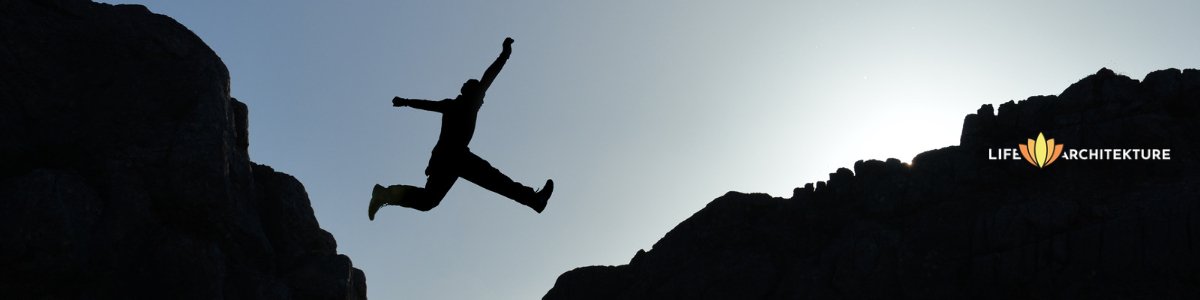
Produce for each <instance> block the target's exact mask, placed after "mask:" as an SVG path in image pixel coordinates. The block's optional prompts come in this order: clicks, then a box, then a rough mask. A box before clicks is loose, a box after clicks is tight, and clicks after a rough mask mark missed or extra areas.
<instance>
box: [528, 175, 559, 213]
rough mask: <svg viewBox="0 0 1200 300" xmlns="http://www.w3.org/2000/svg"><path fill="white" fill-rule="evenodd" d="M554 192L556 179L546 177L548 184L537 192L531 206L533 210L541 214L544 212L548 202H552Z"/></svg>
mask: <svg viewBox="0 0 1200 300" xmlns="http://www.w3.org/2000/svg"><path fill="white" fill-rule="evenodd" d="M552 193H554V180H551V179H546V186H545V187H542V190H540V191H538V192H537V194H536V196H535V197H534V199H533V203H532V205H530V206H529V207H531V208H533V211H536V212H537V213H539V214H540V213H542V210H545V209H546V203H547V202H550V194H552Z"/></svg>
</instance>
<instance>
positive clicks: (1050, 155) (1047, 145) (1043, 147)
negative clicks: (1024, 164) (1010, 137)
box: [1018, 132, 1063, 168]
mask: <svg viewBox="0 0 1200 300" xmlns="http://www.w3.org/2000/svg"><path fill="white" fill-rule="evenodd" d="M1018 147H1020V148H1021V156H1024V157H1025V161H1028V162H1029V163H1031V164H1033V165H1034V166H1036V167H1038V168H1045V167H1046V166H1049V165H1050V164H1052V163H1054V160H1056V159H1058V156H1059V155H1062V151H1063V145H1062V144H1057V145H1056V144H1054V139H1049V140H1047V139H1046V136H1044V135H1042V133H1041V132H1038V136H1037V140H1034V139H1029V140H1028V141H1027V142H1026V143H1025V144H1023V145H1018Z"/></svg>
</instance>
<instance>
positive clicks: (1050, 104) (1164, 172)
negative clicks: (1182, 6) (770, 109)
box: [543, 69, 1200, 299]
mask: <svg viewBox="0 0 1200 300" xmlns="http://www.w3.org/2000/svg"><path fill="white" fill-rule="evenodd" d="M1198 103H1200V71H1197V70H1193V69H1188V70H1183V71H1180V70H1175V69H1169V70H1162V71H1156V72H1153V73H1150V74H1149V75H1147V76H1146V78H1145V80H1143V81H1142V82H1138V81H1137V80H1133V79H1130V78H1128V77H1125V76H1122V75H1119V74H1116V73H1115V72H1113V71H1111V70H1108V69H1101V70H1100V71H1099V72H1097V73H1096V74H1094V75H1090V76H1087V77H1086V78H1084V79H1082V80H1080V81H1079V82H1078V83H1075V84H1073V85H1071V86H1070V87H1068V88H1067V89H1066V90H1064V91H1063V93H1062V94H1061V95H1058V96H1034V97H1030V98H1028V99H1026V100H1024V101H1020V102H1013V101H1010V102H1007V103H1004V104H1001V105H1000V107H999V112H998V113H996V112H995V110H993V108H992V107H991V106H990V105H984V106H982V107H981V108H980V109H979V111H978V112H977V113H975V114H971V115H968V116H967V117H966V118H965V120H964V122H963V134H962V137H961V139H960V141H961V143H960V145H957V146H950V147H946V148H942V149H937V150H932V151H928V152H925V153H922V154H920V155H917V157H915V158H913V160H912V163H911V164H907V165H906V164H903V163H901V162H900V161H899V160H895V159H889V160H888V161H886V162H880V161H859V162H857V163H855V164H854V171H853V172H851V171H850V170H849V169H845V168H842V169H838V170H837V172H835V173H833V174H830V178H829V180H828V181H827V182H817V184H816V185H815V187H814V185H813V184H806V185H805V187H804V188H796V189H795V191H794V192H793V195H792V197H791V198H789V199H784V198H772V197H770V196H768V195H764V194H741V193H736V192H730V193H728V194H726V195H724V196H722V197H720V198H717V199H716V200H713V202H711V203H709V204H708V206H706V207H705V208H704V209H702V210H700V211H699V212H697V213H696V214H695V215H693V216H692V217H691V218H688V219H687V220H684V221H683V222H682V223H680V224H679V225H678V226H677V227H675V228H674V229H672V230H671V231H670V232H668V233H667V234H666V235H665V236H664V237H663V238H662V239H661V240H659V241H658V243H656V244H655V245H654V247H653V248H652V249H651V250H650V251H645V252H644V253H643V252H639V253H638V255H636V256H635V258H634V259H633V260H632V261H631V262H630V263H629V264H627V265H622V266H614V267H583V268H578V269H575V270H571V271H569V272H566V273H564V274H563V275H562V276H560V277H559V279H558V281H557V282H556V283H555V285H554V287H553V288H552V289H551V290H550V291H549V292H548V293H547V294H546V296H545V297H544V298H543V299H842V298H853V299H897V298H898V299H974V298H985V299H1014V298H1016V299H1028V298H1034V299H1061V298H1067V299H1079V298H1106V299H1123V298H1139V299H1193V298H1196V297H1197V296H1200V255H1197V254H1196V253H1200V252H1198V251H1197V250H1200V249H1198V248H1197V247H1200V246H1198V245H1200V235H1197V233H1198V232H1200V171H1198V167H1200V160H1197V155H1196V149H1197V148H1198V147H1200V136H1197V135H1196V134H1195V132H1197V131H1200V115H1198V113H1200V109H1197V108H1198V107H1200V105H1198ZM1039 132H1044V133H1045V134H1046V136H1048V137H1053V138H1055V139H1056V140H1057V141H1058V142H1059V143H1063V144H1066V145H1068V146H1070V147H1080V148H1085V147H1086V148H1171V149H1172V153H1171V160H1170V161H1128V160H1126V161H1090V162H1085V161H1058V162H1055V163H1054V164H1053V165H1052V166H1049V167H1047V168H1045V169H1038V168H1035V167H1033V166H1030V165H1029V164H1028V163H1025V162H1024V161H1020V160H1017V161H1009V160H988V159H987V152H986V151H987V149H988V148H1015V147H1016V145H1017V144H1018V143H1022V142H1024V141H1025V139H1028V138H1033V137H1035V136H1036V135H1037V134H1038V133H1039Z"/></svg>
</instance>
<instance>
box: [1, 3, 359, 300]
mask: <svg viewBox="0 0 1200 300" xmlns="http://www.w3.org/2000/svg"><path fill="white" fill-rule="evenodd" d="M246 115H247V108H246V105H245V104H243V103H241V102H238V101H237V100H235V99H233V98H231V97H230V96H229V72H228V71H227V70H226V68H225V65H224V64H223V63H222V62H221V59H220V58H219V57H217V55H216V54H215V53H214V52H213V51H212V50H211V49H210V48H209V47H208V46H206V45H205V44H204V42H202V41H201V40H200V38H198V37H197V36H196V35H195V34H193V33H192V32H191V31H189V30H188V29H187V28H185V27H184V26H182V25H180V24H179V23H177V22H175V21H174V20H172V19H171V18H169V17H166V16H162V15H157V14H154V13H151V12H150V11H148V10H147V9H146V8H145V7H142V6H137V5H116V6H113V5H107V4H97V3H92V2H90V1H77V0H58V1H24V0H13V1H3V2H0V266H2V267H0V298H2V299H110V298H120V299H222V298H225V299H363V298H365V295H366V285H365V278H364V275H363V273H362V271H360V270H358V269H355V268H353V267H352V266H351V263H350V259H349V258H348V257H346V256H345V255H338V254H337V250H336V248H337V245H336V242H335V241H334V239H333V236H331V235H330V234H329V233H328V232H326V231H324V230H322V229H321V228H320V226H319V225H318V224H317V220H316V218H315V217H314V216H313V211H312V208H311V207H310V205H309V199H308V196H307V194H306V193H305V191H304V187H303V186H302V185H301V184H300V182H299V181H297V180H296V179H295V178H293V177H291V176H289V175H287V174H283V173H279V172H276V171H274V170H272V169H271V168H270V167H266V166H263V165H258V164H254V163H252V162H251V161H250V159H249V157H248V155H247V146H248V144H249V138H248V137H247V130H246V128H247V121H248V120H247V119H246Z"/></svg>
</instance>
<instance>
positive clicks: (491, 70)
mask: <svg viewBox="0 0 1200 300" xmlns="http://www.w3.org/2000/svg"><path fill="white" fill-rule="evenodd" d="M512 43H513V39H512V38H504V50H503V51H500V57H497V58H496V61H495V62H492V65H491V66H488V68H487V71H483V78H480V79H479V83H482V84H483V90H484V91H487V89H488V87H491V86H492V80H496V75H500V69H502V68H504V62H507V61H508V56H509V55H512Z"/></svg>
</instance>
